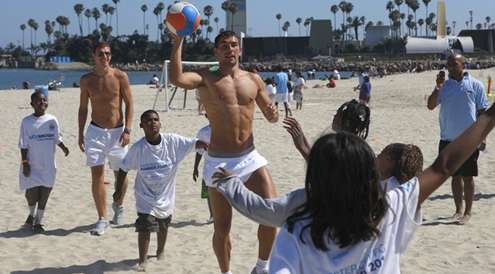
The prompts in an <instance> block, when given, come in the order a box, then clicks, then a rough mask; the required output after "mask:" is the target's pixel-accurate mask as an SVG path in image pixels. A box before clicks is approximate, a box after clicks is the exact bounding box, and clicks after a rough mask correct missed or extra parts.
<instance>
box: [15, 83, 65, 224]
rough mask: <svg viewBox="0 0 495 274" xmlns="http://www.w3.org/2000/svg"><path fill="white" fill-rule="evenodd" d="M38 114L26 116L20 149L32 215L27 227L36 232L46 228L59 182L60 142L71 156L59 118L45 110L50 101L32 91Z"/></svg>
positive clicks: (22, 178) (21, 174) (22, 180)
mask: <svg viewBox="0 0 495 274" xmlns="http://www.w3.org/2000/svg"><path fill="white" fill-rule="evenodd" d="M31 106H32V107H33V109H34V113H33V114H31V115H29V116H26V117H25V118H24V119H22V123H21V134H20V137H19V149H20V150H21V157H22V166H21V170H20V172H19V185H20V188H21V190H26V200H27V203H28V206H29V216H28V217H27V219H26V222H25V226H26V227H30V228H32V229H33V231H34V232H35V233H41V232H43V231H45V230H44V228H43V224H42V220H43V215H44V212H45V206H46V203H47V201H48V197H49V196H50V192H51V191H52V188H53V185H54V183H55V174H56V164H55V147H56V146H57V145H58V146H59V147H60V148H61V149H62V150H63V151H64V153H65V156H67V155H69V149H68V148H67V147H66V146H65V145H64V143H63V142H62V136H61V134H60V128H59V124H58V121H57V118H55V116H53V115H51V114H47V113H45V111H46V109H47V108H48V100H47V98H46V96H45V95H44V94H43V93H42V92H41V91H36V92H34V93H33V94H31Z"/></svg>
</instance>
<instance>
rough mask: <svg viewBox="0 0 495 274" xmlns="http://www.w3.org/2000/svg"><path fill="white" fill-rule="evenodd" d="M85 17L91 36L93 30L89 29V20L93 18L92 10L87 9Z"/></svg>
mask: <svg viewBox="0 0 495 274" xmlns="http://www.w3.org/2000/svg"><path fill="white" fill-rule="evenodd" d="M84 16H86V18H87V19H88V35H89V34H91V29H90V27H89V18H91V16H92V14H91V10H90V9H86V10H85V11H84Z"/></svg>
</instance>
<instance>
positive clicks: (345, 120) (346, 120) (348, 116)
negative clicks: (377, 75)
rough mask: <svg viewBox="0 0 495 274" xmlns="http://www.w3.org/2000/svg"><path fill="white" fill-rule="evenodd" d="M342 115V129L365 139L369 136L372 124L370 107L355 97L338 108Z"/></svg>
mask: <svg viewBox="0 0 495 274" xmlns="http://www.w3.org/2000/svg"><path fill="white" fill-rule="evenodd" d="M337 115H341V117H342V130H344V131H347V132H350V133H352V134H355V135H357V136H359V137H361V138H362V139H363V140H364V139H366V137H368V132H369V126H370V117H371V113H370V108H369V107H368V106H367V105H365V104H363V103H359V102H358V101H356V100H355V99H352V100H351V101H348V102H345V103H344V104H342V106H340V107H339V109H338V110H337Z"/></svg>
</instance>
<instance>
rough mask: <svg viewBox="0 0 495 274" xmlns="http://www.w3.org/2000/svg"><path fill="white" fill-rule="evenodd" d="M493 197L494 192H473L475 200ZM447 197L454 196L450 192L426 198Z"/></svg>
mask: <svg viewBox="0 0 495 274" xmlns="http://www.w3.org/2000/svg"><path fill="white" fill-rule="evenodd" d="M493 198H495V194H493V193H487V194H485V193H477V194H474V200H475V201H479V200H482V199H493ZM447 199H454V196H452V194H441V195H435V196H431V197H430V198H428V200H430V201H436V200H447Z"/></svg>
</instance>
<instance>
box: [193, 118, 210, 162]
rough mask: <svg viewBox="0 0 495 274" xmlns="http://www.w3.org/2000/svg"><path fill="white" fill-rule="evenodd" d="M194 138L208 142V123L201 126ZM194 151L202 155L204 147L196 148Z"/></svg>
mask: <svg viewBox="0 0 495 274" xmlns="http://www.w3.org/2000/svg"><path fill="white" fill-rule="evenodd" d="M196 138H198V140H200V141H203V142H205V143H207V144H210V139H211V127H210V125H206V126H204V127H202V128H201V129H200V130H199V131H198V134H197V135H196ZM196 152H197V153H199V154H201V155H203V154H204V153H205V152H206V151H205V150H204V149H197V150H196Z"/></svg>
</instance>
